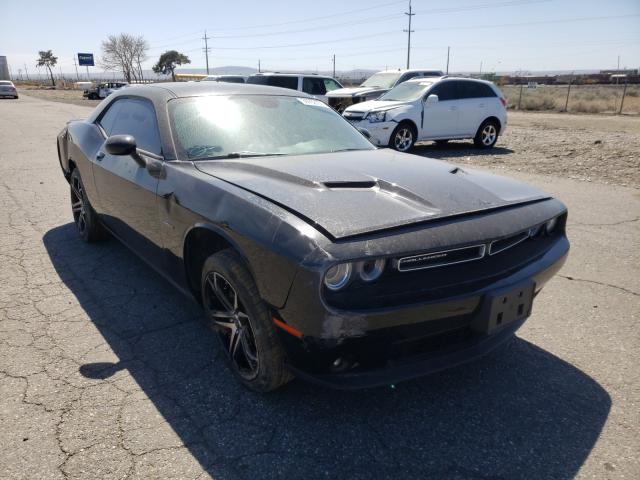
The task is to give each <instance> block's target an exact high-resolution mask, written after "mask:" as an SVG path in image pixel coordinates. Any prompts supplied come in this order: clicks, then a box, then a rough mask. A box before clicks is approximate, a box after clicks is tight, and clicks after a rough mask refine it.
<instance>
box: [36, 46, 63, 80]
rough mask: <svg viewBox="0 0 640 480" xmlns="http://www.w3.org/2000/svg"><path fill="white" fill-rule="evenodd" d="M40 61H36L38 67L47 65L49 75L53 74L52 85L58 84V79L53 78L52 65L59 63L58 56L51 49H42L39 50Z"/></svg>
mask: <svg viewBox="0 0 640 480" xmlns="http://www.w3.org/2000/svg"><path fill="white" fill-rule="evenodd" d="M38 55H39V57H38V61H37V63H36V67H46V68H47V70H49V75H50V76H51V85H53V86H54V87H55V86H56V81H55V79H54V78H53V70H51V69H52V67H55V66H56V63H58V57H56V56H54V55H53V53H52V52H51V50H40V51H39V52H38Z"/></svg>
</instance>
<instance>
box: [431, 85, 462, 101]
mask: <svg viewBox="0 0 640 480" xmlns="http://www.w3.org/2000/svg"><path fill="white" fill-rule="evenodd" d="M455 83H456V82H442V83H439V84H438V85H436V86H435V87H433V88H432V89H431V91H430V92H429V95H438V100H439V101H441V102H444V101H447V100H456V99H457V98H458V96H457V94H456V86H455Z"/></svg>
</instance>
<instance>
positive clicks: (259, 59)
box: [258, 59, 262, 73]
mask: <svg viewBox="0 0 640 480" xmlns="http://www.w3.org/2000/svg"><path fill="white" fill-rule="evenodd" d="M261 71H262V70H260V59H258V73H260V72H261Z"/></svg>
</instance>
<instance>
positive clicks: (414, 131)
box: [396, 118, 418, 141]
mask: <svg viewBox="0 0 640 480" xmlns="http://www.w3.org/2000/svg"><path fill="white" fill-rule="evenodd" d="M403 123H407V124H409V126H410V127H411V128H412V129H413V136H414V137H415V138H416V141H417V139H418V126H417V125H416V122H414V121H413V120H411V119H410V118H404V119H402V120H400V121H399V122H398V125H402V124H403ZM396 128H397V127H396Z"/></svg>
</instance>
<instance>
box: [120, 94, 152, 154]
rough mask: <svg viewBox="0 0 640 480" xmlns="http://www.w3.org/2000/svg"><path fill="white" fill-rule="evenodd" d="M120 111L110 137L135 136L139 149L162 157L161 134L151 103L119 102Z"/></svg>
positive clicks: (136, 101)
mask: <svg viewBox="0 0 640 480" xmlns="http://www.w3.org/2000/svg"><path fill="white" fill-rule="evenodd" d="M117 103H120V104H121V106H120V110H119V111H118V112H117V117H116V119H115V121H114V122H113V128H112V129H111V132H110V135H133V137H134V138H135V139H136V143H137V145H138V148H140V149H142V150H146V151H148V152H151V153H155V154H156V155H160V153H161V152H162V147H161V146H160V134H159V133H158V124H157V122H156V112H155V110H154V108H153V105H151V103H150V102H148V101H146V100H141V99H137V98H127V99H123V100H118V102H117Z"/></svg>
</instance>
